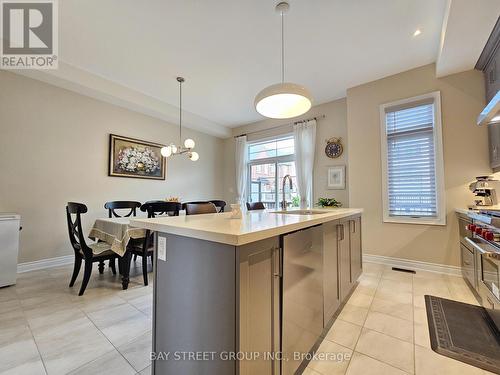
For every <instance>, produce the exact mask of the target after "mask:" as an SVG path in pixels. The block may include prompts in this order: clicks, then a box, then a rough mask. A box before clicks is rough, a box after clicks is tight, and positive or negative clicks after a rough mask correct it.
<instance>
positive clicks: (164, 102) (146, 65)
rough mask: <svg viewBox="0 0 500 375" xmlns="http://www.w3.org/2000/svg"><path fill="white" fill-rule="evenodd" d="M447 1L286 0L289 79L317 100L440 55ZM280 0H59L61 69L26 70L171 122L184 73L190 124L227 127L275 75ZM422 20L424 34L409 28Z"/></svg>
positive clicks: (247, 111)
mask: <svg viewBox="0 0 500 375" xmlns="http://www.w3.org/2000/svg"><path fill="white" fill-rule="evenodd" d="M449 1H451V0H448V1H447V0H313V1H311V0H290V3H291V9H290V11H289V13H288V14H287V15H286V18H285V21H286V79H287V80H289V81H292V82H295V83H300V84H303V85H304V86H306V87H307V88H309V90H310V91H311V92H312V94H313V97H314V100H315V102H314V104H320V103H324V102H328V101H331V100H334V99H338V98H341V97H344V96H345V94H346V89H347V88H349V87H352V86H355V85H358V84H361V83H365V82H369V81H372V80H375V79H378V78H382V77H384V76H388V75H391V74H395V73H398V72H401V71H405V70H408V69H411V68H414V67H418V66H422V65H425V64H429V63H432V62H435V61H437V60H438V55H439V52H440V51H443V48H440V40H441V39H442V37H441V31H442V28H443V18H444V15H445V12H446V9H447V7H448V8H449V6H450V5H449V4H447V3H448V2H449ZM453 1H457V0H453ZM460 1H463V0H460ZM465 1H470V0H465ZM481 1H484V2H487V1H489V2H492V1H496V2H500V1H498V0H478V2H479V3H480V2H481ZM474 3H476V1H474ZM476 4H477V3H476ZM274 5H275V2H274V1H270V0H251V1H238V0H211V1H206V0H177V1H166V0H149V1H137V0H85V1H82V0H64V1H59V19H60V22H59V52H60V64H61V65H60V66H61V69H60V70H59V71H44V72H29V73H28V72H22V74H26V75H30V76H32V77H34V78H38V79H43V80H45V81H48V82H52V83H55V84H58V85H60V86H63V87H66V88H69V89H72V90H75V91H82V92H83V93H85V94H86V95H91V96H96V97H98V98H99V99H103V100H107V101H110V102H113V103H115V104H118V105H122V106H125V107H129V108H132V109H135V110H138V111H141V112H145V113H148V114H150V115H153V116H157V117H159V118H164V119H166V120H169V121H176V116H177V113H176V106H177V104H178V86H177V82H176V80H175V77H176V76H178V75H182V76H184V77H185V78H186V83H185V85H184V97H183V100H184V101H183V106H184V109H185V110H186V111H187V115H186V125H187V126H189V127H192V128H197V129H200V130H202V131H204V132H207V133H211V134H215V135H218V136H227V135H228V134H229V129H228V128H229V127H235V126H238V125H242V124H245V123H249V122H254V121H258V120H260V119H262V117H261V116H260V115H259V114H258V113H257V112H256V111H255V109H254V106H253V100H254V97H255V95H256V94H257V92H259V91H260V90H261V89H262V88H264V87H265V86H268V85H270V84H273V83H276V82H277V81H279V79H280V58H279V56H280V55H279V45H280V28H279V25H280V23H279V21H280V19H279V15H278V14H277V13H275V12H274ZM417 28H419V29H421V30H422V34H421V35H420V36H418V37H413V32H414V31H415V30H416V29H417ZM443 32H446V27H445V28H443ZM479 52H480V51H479ZM475 58H476V60H477V56H476V57H475ZM445 60H446V59H445ZM474 62H475V61H474ZM469 65H470V63H469ZM470 68H471V67H469V69H470Z"/></svg>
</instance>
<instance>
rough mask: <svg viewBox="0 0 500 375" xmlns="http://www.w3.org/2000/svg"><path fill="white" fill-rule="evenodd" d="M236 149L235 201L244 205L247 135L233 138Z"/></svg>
mask: <svg viewBox="0 0 500 375" xmlns="http://www.w3.org/2000/svg"><path fill="white" fill-rule="evenodd" d="M235 149H236V150H235V151H236V193H237V194H238V196H237V198H236V202H237V203H240V204H241V205H242V207H245V203H246V199H245V197H246V190H247V158H248V152H247V136H246V135H242V136H241V137H237V138H235Z"/></svg>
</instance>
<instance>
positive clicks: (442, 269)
mask: <svg viewBox="0 0 500 375" xmlns="http://www.w3.org/2000/svg"><path fill="white" fill-rule="evenodd" d="M363 261H364V262H369V263H378V264H385V265H387V266H391V267H399V268H405V269H410V270H414V271H427V272H435V273H440V274H444V275H452V276H461V275H462V272H461V269H460V267H457V266H448V265H445V264H437V263H427V262H420V261H418V260H408V259H401V258H392V257H385V256H381V255H371V254H363Z"/></svg>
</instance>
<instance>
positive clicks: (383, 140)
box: [380, 91, 446, 225]
mask: <svg viewBox="0 0 500 375" xmlns="http://www.w3.org/2000/svg"><path fill="white" fill-rule="evenodd" d="M426 99H432V101H433V104H434V132H433V133H434V163H435V165H434V168H435V171H436V195H437V197H436V205H437V214H438V216H437V218H435V219H433V218H426V217H422V218H416V217H415V218H414V217H404V216H390V215H389V197H388V187H387V169H388V167H387V131H386V119H385V117H386V109H387V108H390V107H395V106H400V105H404V104H411V103H415V104H417V103H418V102H421V101H424V100H426ZM380 145H381V147H380V156H381V162H382V207H383V217H382V219H383V221H384V223H400V224H426V225H446V200H445V188H444V160H443V135H442V126H441V92H440V91H434V92H431V93H429V94H424V95H419V96H415V97H412V98H408V99H402V100H398V101H395V102H391V103H385V104H382V105H380Z"/></svg>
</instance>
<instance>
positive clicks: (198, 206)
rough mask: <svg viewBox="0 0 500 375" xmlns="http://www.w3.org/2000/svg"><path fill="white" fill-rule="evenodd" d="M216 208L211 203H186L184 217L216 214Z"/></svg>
mask: <svg viewBox="0 0 500 375" xmlns="http://www.w3.org/2000/svg"><path fill="white" fill-rule="evenodd" d="M216 213H217V208H216V207H215V204H213V203H211V202H204V203H186V215H200V214H216Z"/></svg>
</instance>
